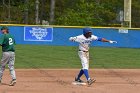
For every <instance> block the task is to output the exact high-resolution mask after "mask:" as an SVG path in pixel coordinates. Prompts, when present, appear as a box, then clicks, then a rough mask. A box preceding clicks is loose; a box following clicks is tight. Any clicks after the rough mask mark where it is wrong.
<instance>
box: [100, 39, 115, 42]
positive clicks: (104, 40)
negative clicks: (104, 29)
mask: <svg viewBox="0 0 140 93" xmlns="http://www.w3.org/2000/svg"><path fill="white" fill-rule="evenodd" d="M101 41H102V42H109V43H117V41H112V40H107V39H105V38H102V40H101Z"/></svg>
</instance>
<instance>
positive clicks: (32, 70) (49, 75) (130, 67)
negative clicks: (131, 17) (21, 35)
mask: <svg viewBox="0 0 140 93" xmlns="http://www.w3.org/2000/svg"><path fill="white" fill-rule="evenodd" d="M77 50H78V48H77V47H69V46H47V45H44V46H43V45H42V46H41V45H16V63H15V68H16V74H17V84H16V85H15V86H13V87H10V86H8V84H9V82H10V75H9V71H8V69H6V71H5V73H4V76H3V81H2V84H1V85H0V93H139V91H140V88H139V87H140V61H139V60H140V56H139V54H140V49H132V48H110V47H91V48H90V76H91V77H93V78H95V79H96V80H97V81H96V82H95V83H94V84H93V85H91V86H79V85H72V84H71V83H72V81H73V80H74V77H75V75H77V73H78V72H79V69H80V68H81V64H80V60H79V58H78V55H77ZM82 79H83V80H85V78H84V76H83V78H82Z"/></svg>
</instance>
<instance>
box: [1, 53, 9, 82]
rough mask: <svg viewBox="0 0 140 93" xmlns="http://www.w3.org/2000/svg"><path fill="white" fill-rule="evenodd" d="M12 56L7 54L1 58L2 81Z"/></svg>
mask: <svg viewBox="0 0 140 93" xmlns="http://www.w3.org/2000/svg"><path fill="white" fill-rule="evenodd" d="M9 58H10V56H9V55H8V54H7V52H3V53H2V58H1V65H0V81H1V80H2V76H3V72H4V70H5V66H6V64H7V63H8V60H9Z"/></svg>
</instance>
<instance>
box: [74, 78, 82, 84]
mask: <svg viewBox="0 0 140 93" xmlns="http://www.w3.org/2000/svg"><path fill="white" fill-rule="evenodd" d="M75 81H76V82H79V83H83V82H84V81H82V80H81V79H77V78H75Z"/></svg>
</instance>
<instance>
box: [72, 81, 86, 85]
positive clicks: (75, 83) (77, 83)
mask: <svg viewBox="0 0 140 93" xmlns="http://www.w3.org/2000/svg"><path fill="white" fill-rule="evenodd" d="M72 84H73V85H87V83H85V82H83V83H80V82H75V81H74V82H72Z"/></svg>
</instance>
